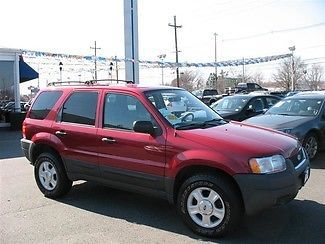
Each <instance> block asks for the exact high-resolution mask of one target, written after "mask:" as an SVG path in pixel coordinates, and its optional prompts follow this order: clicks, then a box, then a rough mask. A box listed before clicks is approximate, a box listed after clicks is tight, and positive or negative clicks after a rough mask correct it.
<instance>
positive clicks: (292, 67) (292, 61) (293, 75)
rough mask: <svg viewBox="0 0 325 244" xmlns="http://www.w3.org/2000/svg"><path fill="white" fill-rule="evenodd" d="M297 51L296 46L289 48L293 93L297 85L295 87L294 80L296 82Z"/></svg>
mask: <svg viewBox="0 0 325 244" xmlns="http://www.w3.org/2000/svg"><path fill="white" fill-rule="evenodd" d="M295 50H296V47H295V46H292V47H289V51H291V69H292V70H291V71H292V76H291V91H294V90H295V85H294V80H295V61H294V57H293V52H294V51H295Z"/></svg>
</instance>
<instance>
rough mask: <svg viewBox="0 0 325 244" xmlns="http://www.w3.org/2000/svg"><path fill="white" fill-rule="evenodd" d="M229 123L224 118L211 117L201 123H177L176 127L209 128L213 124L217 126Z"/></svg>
mask: <svg viewBox="0 0 325 244" xmlns="http://www.w3.org/2000/svg"><path fill="white" fill-rule="evenodd" d="M225 123H227V122H226V121H224V120H223V119H211V120H207V121H204V122H201V123H190V124H184V125H177V124H176V125H175V129H178V130H188V129H195V128H208V127H212V126H217V125H223V124H225Z"/></svg>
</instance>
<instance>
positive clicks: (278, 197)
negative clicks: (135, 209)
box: [234, 158, 310, 215]
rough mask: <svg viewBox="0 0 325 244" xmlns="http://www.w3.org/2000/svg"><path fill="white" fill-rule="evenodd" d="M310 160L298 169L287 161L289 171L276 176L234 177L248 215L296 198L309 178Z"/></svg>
mask: <svg viewBox="0 0 325 244" xmlns="http://www.w3.org/2000/svg"><path fill="white" fill-rule="evenodd" d="M309 174H310V169H309V159H308V158H307V159H305V160H304V162H302V163H301V164H299V165H298V166H297V167H296V168H295V167H294V166H293V163H292V162H291V161H290V160H287V169H286V170H285V171H284V172H281V173H275V174H268V175H267V174H264V175H256V174H237V175H235V176H234V178H235V180H236V182H237V184H238V186H239V188H240V190H241V193H242V197H243V201H244V205H245V210H246V214H248V215H252V214H255V213H257V212H259V211H261V210H264V209H267V208H270V207H273V206H276V205H281V204H285V203H287V202H289V201H291V200H293V199H294V198H295V196H296V195H297V193H298V191H299V190H300V189H301V187H302V186H304V184H305V183H306V181H307V180H308V178H309Z"/></svg>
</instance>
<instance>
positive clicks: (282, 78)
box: [273, 57, 306, 91]
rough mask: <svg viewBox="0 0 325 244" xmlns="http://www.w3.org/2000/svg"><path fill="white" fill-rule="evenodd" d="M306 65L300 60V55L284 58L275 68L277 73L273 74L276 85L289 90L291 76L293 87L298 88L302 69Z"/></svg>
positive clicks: (302, 73)
mask: <svg viewBox="0 0 325 244" xmlns="http://www.w3.org/2000/svg"><path fill="white" fill-rule="evenodd" d="M305 67H306V65H305V64H304V63H303V62H302V61H301V59H300V57H294V59H293V64H292V59H291V58H290V59H284V60H283V61H282V63H281V64H280V67H279V68H278V69H277V73H276V74H274V75H273V79H274V80H275V81H276V84H277V86H278V87H281V88H284V89H286V90H287V91H289V90H290V88H291V84H292V76H293V86H294V89H297V88H299V86H300V83H301V82H302V78H303V77H304V70H305Z"/></svg>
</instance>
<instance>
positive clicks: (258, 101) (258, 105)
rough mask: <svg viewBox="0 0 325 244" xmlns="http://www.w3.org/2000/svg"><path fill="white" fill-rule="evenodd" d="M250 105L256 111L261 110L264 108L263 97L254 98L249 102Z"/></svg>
mask: <svg viewBox="0 0 325 244" xmlns="http://www.w3.org/2000/svg"><path fill="white" fill-rule="evenodd" d="M248 107H251V108H253V111H254V112H261V111H262V110H263V108H264V106H263V101H262V98H253V99H252V100H251V101H250V102H249V104H248Z"/></svg>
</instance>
